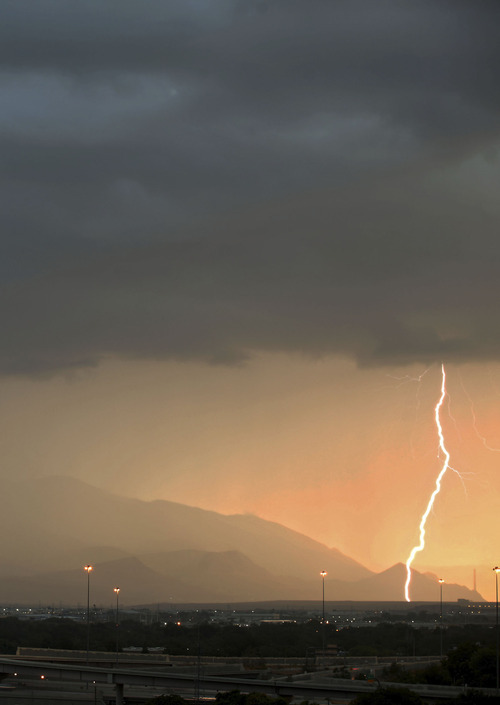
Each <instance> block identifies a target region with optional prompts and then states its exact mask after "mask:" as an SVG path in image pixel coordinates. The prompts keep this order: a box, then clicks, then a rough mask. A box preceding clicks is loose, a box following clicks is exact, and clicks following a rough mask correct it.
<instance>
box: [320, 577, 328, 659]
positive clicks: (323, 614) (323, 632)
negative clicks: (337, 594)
mask: <svg viewBox="0 0 500 705" xmlns="http://www.w3.org/2000/svg"><path fill="white" fill-rule="evenodd" d="M320 575H321V580H322V585H323V600H322V605H323V609H322V617H321V641H322V644H323V657H324V656H325V577H326V576H327V575H328V573H327V572H326V570H322V571H321V573H320Z"/></svg>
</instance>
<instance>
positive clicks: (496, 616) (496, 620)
mask: <svg viewBox="0 0 500 705" xmlns="http://www.w3.org/2000/svg"><path fill="white" fill-rule="evenodd" d="M493 570H494V571H495V605H496V610H495V630H496V640H497V658H496V662H497V669H496V671H497V678H496V688H497V695H498V681H499V672H500V670H499V664H500V662H499V655H498V654H499V646H500V643H499V637H498V574H499V573H500V568H499V567H498V566H497V565H496V566H495V567H494V568H493Z"/></svg>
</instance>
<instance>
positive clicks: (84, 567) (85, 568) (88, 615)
mask: <svg viewBox="0 0 500 705" xmlns="http://www.w3.org/2000/svg"><path fill="white" fill-rule="evenodd" d="M83 570H84V571H85V572H86V573H87V659H86V664H87V666H88V665H89V650H90V573H91V572H92V571H93V570H94V568H93V567H92V566H91V565H85V566H83Z"/></svg>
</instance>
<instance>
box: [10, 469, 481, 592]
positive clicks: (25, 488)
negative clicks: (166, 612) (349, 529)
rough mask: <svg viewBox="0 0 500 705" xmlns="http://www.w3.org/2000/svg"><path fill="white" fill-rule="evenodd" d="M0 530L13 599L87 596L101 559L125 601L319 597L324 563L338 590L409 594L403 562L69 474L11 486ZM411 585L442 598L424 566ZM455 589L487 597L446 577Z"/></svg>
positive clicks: (99, 587) (103, 583)
mask: <svg viewBox="0 0 500 705" xmlns="http://www.w3.org/2000/svg"><path fill="white" fill-rule="evenodd" d="M0 530H2V531H3V535H4V536H12V537H14V540H11V541H7V542H5V543H4V546H3V560H2V561H0V577H2V580H1V581H0V600H3V601H7V602H12V601H13V600H14V599H18V600H20V599H21V596H22V598H23V601H26V600H27V601H29V602H34V601H36V602H39V601H40V600H41V599H42V596H43V599H44V600H45V601H47V602H49V603H51V602H52V603H53V602H65V603H67V602H68V600H69V601H75V600H76V601H77V602H78V601H79V600H80V601H82V594H83V593H82V591H83V588H84V582H85V581H84V575H83V571H82V566H83V565H85V564H87V563H90V564H92V565H94V568H95V570H94V571H93V573H92V577H91V582H92V586H93V595H94V597H93V599H94V600H99V601H100V602H102V603H104V604H105V603H106V602H107V601H108V599H109V595H111V594H112V589H113V587H114V586H115V585H116V584H117V583H118V582H121V583H122V585H120V588H121V589H122V592H121V593H120V598H121V599H123V601H124V602H125V603H127V604H131V603H133V602H140V603H148V602H158V603H159V602H165V601H167V602H172V601H175V602H179V603H185V602H226V603H227V602H241V601H262V600H279V599H290V600H308V599H313V600H314V598H315V597H316V596H317V595H318V592H319V590H320V586H321V580H320V577H319V574H320V571H322V570H325V571H327V573H328V577H327V580H326V582H327V594H328V598H329V599H336V600H351V599H358V600H367V599H379V600H399V599H403V595H402V592H403V585H404V580H405V575H403V573H402V569H404V570H406V569H405V568H404V566H403V568H401V567H399V566H398V565H396V566H392V567H391V568H389V569H387V570H386V571H382V572H381V573H373V572H372V571H370V570H369V569H368V568H366V567H365V566H363V565H361V564H360V563H358V562H357V561H355V560H353V559H351V558H349V557H348V556H345V555H344V554H342V553H341V552H340V551H338V550H337V549H334V548H333V549H332V548H329V547H328V546H325V545H324V544H321V543H319V542H317V541H315V540H314V539H312V538H310V537H307V536H304V535H303V534H300V533H298V532H296V531H293V530H291V529H288V528H287V527H285V526H283V525H281V524H278V523H276V522H270V521H267V520H265V519H261V518H260V517H256V516H254V515H250V514H233V515H225V514H219V513H218V512H214V511H211V510H205V509H200V508H197V507H189V506H187V505H183V504H180V503H177V502H170V501H169V500H154V501H151V502H146V501H143V500H139V499H133V498H128V497H121V496H120V495H116V494H113V493H111V492H106V491H104V490H100V489H99V488H97V487H94V486H92V485H89V484H87V483H85V482H82V481H81V480H75V479H73V478H69V477H64V478H58V477H57V476H51V477H49V478H39V479H37V480H34V481H30V482H27V481H24V482H18V483H10V484H9V483H7V484H6V486H5V487H4V491H3V493H2V494H1V495H0ZM35 537H36V541H35V540H34V538H35ZM30 586H31V587H30ZM412 589H413V590H414V592H415V599H419V600H435V597H436V594H437V593H436V580H435V576H424V575H421V574H418V573H417V572H416V571H414V582H413V587H412ZM16 596H17V598H16ZM452 596H456V597H453V599H457V598H458V597H464V598H466V599H474V600H480V599H482V598H481V596H480V595H479V593H476V592H474V591H471V590H470V589H468V588H466V587H463V586H456V588H454V587H452V586H450V585H447V597H448V598H449V599H452Z"/></svg>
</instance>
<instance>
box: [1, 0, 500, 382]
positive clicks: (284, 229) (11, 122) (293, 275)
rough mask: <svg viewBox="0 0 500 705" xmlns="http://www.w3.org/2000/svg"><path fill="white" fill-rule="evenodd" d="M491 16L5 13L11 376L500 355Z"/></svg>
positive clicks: (15, 3)
mask: <svg viewBox="0 0 500 705" xmlns="http://www.w3.org/2000/svg"><path fill="white" fill-rule="evenodd" d="M499 21H500V7H499V6H498V3H497V2H482V1H479V2H474V3H471V2H460V1H457V0H453V1H451V0H450V2H446V1H441V2H434V1H433V2H422V1H421V0H419V1H417V2H412V3H408V2H394V1H389V0H383V1H382V2H377V3H373V2H371V1H370V2H368V1H365V2H359V1H357V0H349V2H343V1H341V0H336V1H334V2H332V1H331V0H307V1H306V0H301V1H300V0H266V1H264V0H262V1H250V0H249V1H244V0H213V1H212V2H208V1H203V0H193V1H189V0H178V1H175V0H169V2H164V0H158V1H153V0H147V1H146V2H142V3H137V2H136V1H134V2H131V1H128V0H120V1H119V2H118V1H117V2H113V1H108V2H106V3H102V2H100V0H95V1H92V0H90V1H88V2H85V3H81V2H76V1H75V0H69V1H68V0H60V1H58V0H37V2H36V3H32V2H30V1H29V0H12V1H10V2H9V0H6V1H5V2H4V5H3V20H2V26H1V28H0V56H1V59H2V71H1V74H0V81H1V88H2V95H3V110H2V116H1V118H0V139H1V153H2V155H3V159H2V161H1V166H0V169H1V178H2V195H1V199H2V203H1V206H2V207H1V218H2V221H3V222H2V232H3V234H4V235H3V240H4V255H3V257H2V263H1V268H2V272H3V277H4V284H3V292H2V293H3V295H2V298H1V307H2V320H3V328H4V344H3V345H2V350H1V354H0V368H1V370H2V371H3V372H4V373H5V374H12V373H14V374H16V373H28V374H36V373H39V372H47V371H49V372H57V371H59V370H63V369H64V368H74V367H79V366H83V365H92V364H95V363H96V362H98V361H99V360H100V359H101V358H103V357H107V356H110V355H111V356H123V357H130V356H132V357H139V358H148V357H151V358H176V359H181V360H182V359H201V360H206V361H217V362H219V361H222V362H226V361H227V362H229V363H230V362H232V361H238V360H241V359H244V358H246V357H247V356H248V355H251V354H252V353H254V352H255V351H266V350H273V351H274V350H279V351H303V352H305V353H313V354H319V355H321V354H332V353H333V354H335V353H341V354H346V355H348V356H352V357H354V358H355V359H356V360H358V361H359V362H361V363H363V364H365V363H366V364H386V363H393V362H398V363H399V362H403V363H406V362H413V361H418V362H422V361H423V362H428V361H432V360H436V359H438V360H439V359H441V358H442V357H443V356H446V358H448V359H457V360H467V359H471V360H477V359H484V358H489V359H496V358H498V356H499V354H500V346H499V342H500V341H499V332H498V327H497V326H495V327H494V328H493V329H492V327H491V321H492V317H494V316H495V315H497V314H498V306H499V302H500V298H499V296H498V288H499V287H500V278H499V277H498V276H497V261H498V254H499V249H500V244H499V243H500V240H499V238H498V215H499V209H500V205H499V199H498V198H497V194H498V187H499V185H500V183H499V173H498V160H497V141H498V136H499V131H500V119H499V118H500V116H499V109H500V102H499V101H500V92H499V91H498V61H497V60H498V58H499V53H500V50H499V34H500V30H499Z"/></svg>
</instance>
